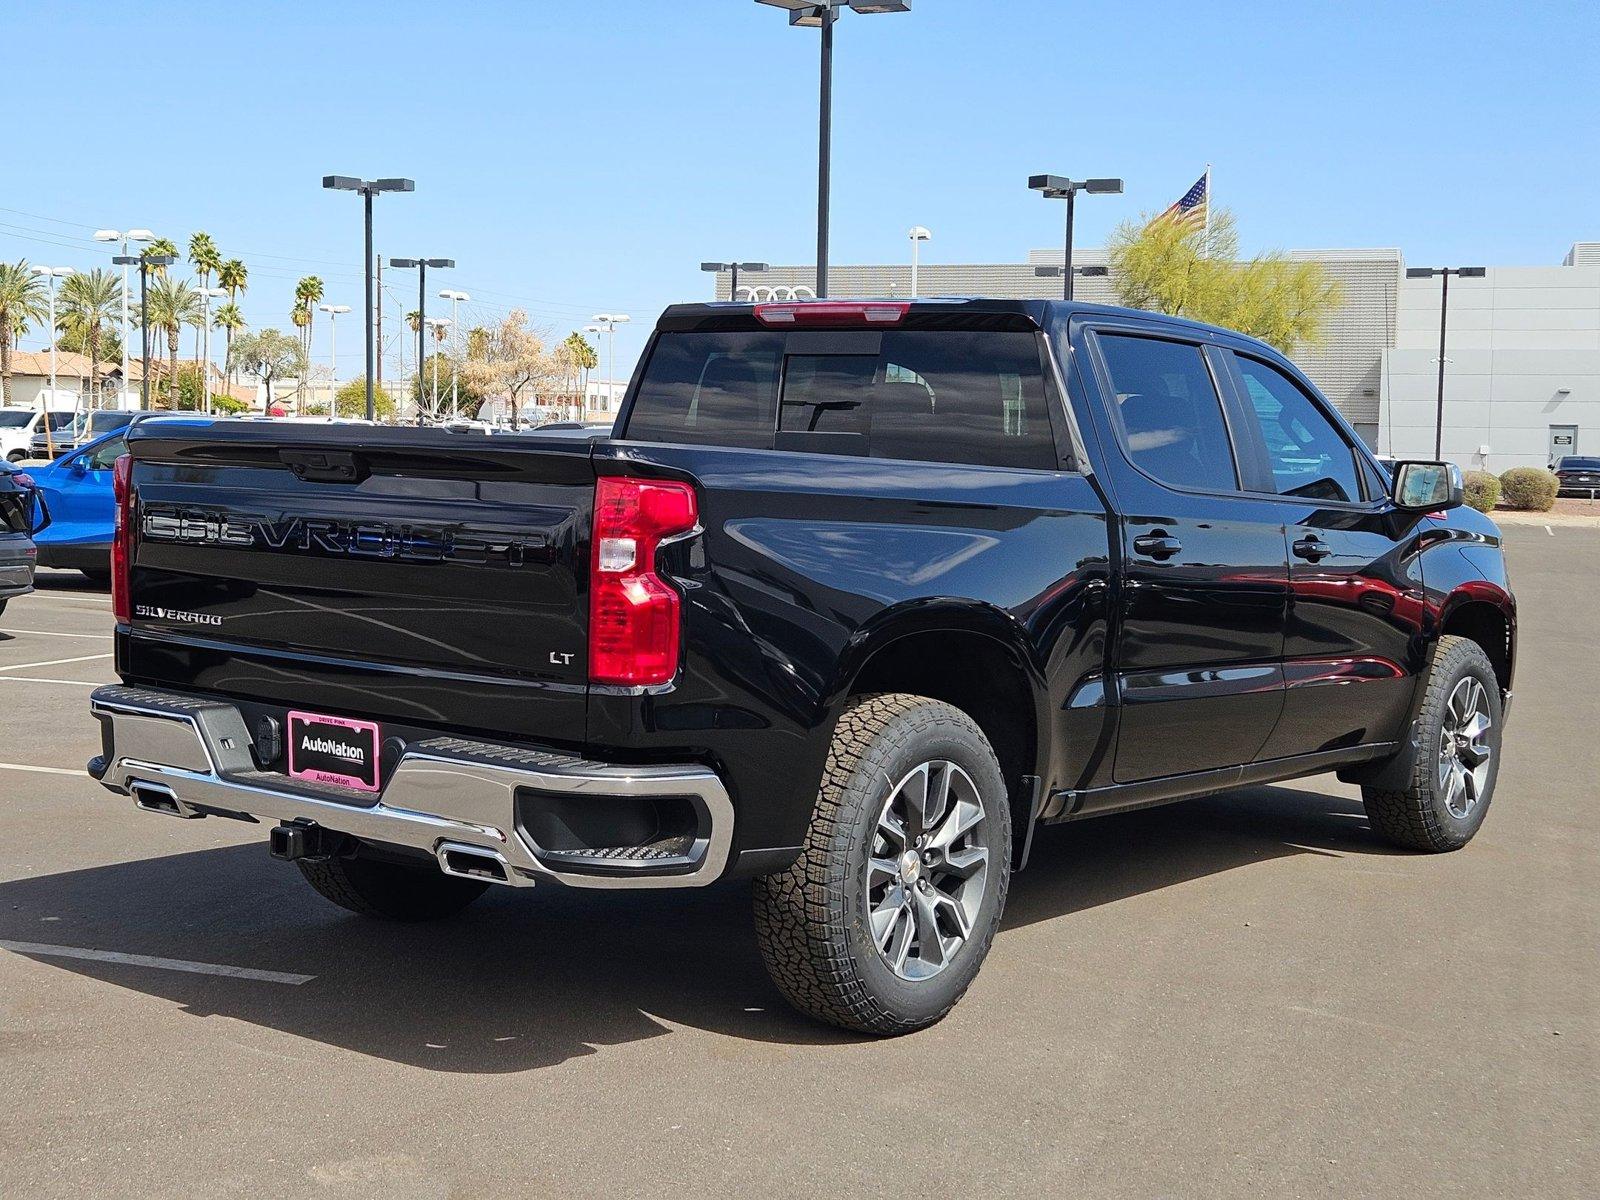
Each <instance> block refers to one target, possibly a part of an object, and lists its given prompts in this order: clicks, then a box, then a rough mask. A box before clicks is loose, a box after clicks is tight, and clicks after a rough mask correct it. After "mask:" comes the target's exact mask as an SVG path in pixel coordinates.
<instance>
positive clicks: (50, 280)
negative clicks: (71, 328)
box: [33, 267, 72, 458]
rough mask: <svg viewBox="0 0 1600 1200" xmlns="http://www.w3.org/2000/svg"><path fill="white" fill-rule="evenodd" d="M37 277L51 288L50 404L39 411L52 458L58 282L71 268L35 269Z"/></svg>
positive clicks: (54, 453)
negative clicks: (42, 414) (42, 417)
mask: <svg viewBox="0 0 1600 1200" xmlns="http://www.w3.org/2000/svg"><path fill="white" fill-rule="evenodd" d="M33 273H34V274H35V275H38V276H41V277H42V278H43V279H44V281H45V283H46V284H48V285H49V288H50V403H49V405H48V407H47V406H46V405H44V404H42V403H41V404H40V405H39V411H41V412H42V413H44V414H45V418H44V441H45V446H46V448H47V449H48V451H49V454H50V457H51V458H54V457H55V456H56V439H55V434H54V431H53V430H52V429H51V428H50V413H51V412H53V411H54V410H55V403H56V280H58V279H64V278H65V277H66V276H68V275H71V274H72V268H71V267H35V268H34V269H33Z"/></svg>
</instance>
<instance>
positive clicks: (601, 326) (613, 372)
mask: <svg viewBox="0 0 1600 1200" xmlns="http://www.w3.org/2000/svg"><path fill="white" fill-rule="evenodd" d="M590 320H592V321H593V322H594V323H595V325H596V326H598V328H597V329H596V330H595V332H597V333H598V332H600V330H604V331H605V332H606V333H607V334H609V335H610V337H611V350H610V353H611V366H610V367H609V368H607V370H606V374H607V375H608V376H609V377H610V378H608V379H607V380H606V411H607V412H612V413H614V412H616V411H617V326H618V325H626V324H627V323H628V322H629V321H631V320H633V318H632V317H630V316H629V315H628V314H627V313H595V315H594V316H593V317H591V318H590Z"/></svg>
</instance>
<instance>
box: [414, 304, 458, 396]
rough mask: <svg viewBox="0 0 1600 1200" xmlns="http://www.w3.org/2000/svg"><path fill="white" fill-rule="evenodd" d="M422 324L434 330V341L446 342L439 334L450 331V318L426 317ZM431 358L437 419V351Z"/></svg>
mask: <svg viewBox="0 0 1600 1200" xmlns="http://www.w3.org/2000/svg"><path fill="white" fill-rule="evenodd" d="M422 323H423V324H424V325H426V326H427V327H428V328H429V329H432V330H433V333H434V339H433V340H434V341H436V342H441V341H443V340H444V339H443V338H441V337H440V336H439V333H440V331H441V330H445V329H449V328H450V324H451V322H450V318H449V317H426V318H424V320H423V322H422ZM429 357H431V358H432V359H433V415H434V416H436V417H437V416H438V415H439V354H438V352H437V351H435V352H434V353H433V354H432V355H430V356H429ZM418 390H420V388H419V389H418Z"/></svg>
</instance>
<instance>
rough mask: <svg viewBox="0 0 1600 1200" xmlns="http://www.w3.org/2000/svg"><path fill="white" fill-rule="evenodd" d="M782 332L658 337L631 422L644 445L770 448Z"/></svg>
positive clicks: (630, 433) (632, 430)
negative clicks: (658, 443) (671, 444)
mask: <svg viewBox="0 0 1600 1200" xmlns="http://www.w3.org/2000/svg"><path fill="white" fill-rule="evenodd" d="M782 365H783V334H781V333H668V334H663V335H662V336H661V337H659V338H657V339H656V346H655V350H654V352H653V353H652V354H651V355H650V362H649V364H648V366H647V367H646V369H645V373H644V378H643V379H641V380H640V382H639V394H638V396H637V397H636V398H635V400H634V402H633V415H632V416H630V417H629V418H628V436H629V437H630V438H637V439H638V440H640V441H646V442H674V443H679V444H686V445H693V446H740V447H743V448H745V449H753V450H759V449H771V448H772V430H773V424H774V421H775V418H776V413H777V403H778V372H779V370H780V369H781V367H782Z"/></svg>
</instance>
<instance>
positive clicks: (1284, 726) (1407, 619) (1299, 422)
mask: <svg viewBox="0 0 1600 1200" xmlns="http://www.w3.org/2000/svg"><path fill="white" fill-rule="evenodd" d="M1224 357H1225V358H1226V360H1227V363H1228V367H1229V370H1230V373H1231V376H1232V379H1233V382H1234V384H1235V387H1236V389H1237V392H1238V395H1239V398H1240V400H1241V401H1242V404H1241V407H1242V408H1243V409H1244V410H1245V412H1246V413H1247V416H1248V418H1249V419H1248V420H1246V421H1244V422H1242V423H1241V431H1242V432H1243V433H1244V434H1245V435H1246V436H1245V437H1244V438H1242V439H1241V447H1242V448H1243V452H1244V454H1245V456H1246V457H1247V458H1249V457H1255V458H1256V459H1257V461H1258V463H1259V464H1260V469H1259V470H1257V471H1255V472H1250V471H1247V475H1250V474H1253V475H1254V477H1255V478H1257V479H1259V480H1260V481H1261V483H1260V489H1261V490H1263V491H1270V492H1272V493H1273V494H1274V495H1275V496H1276V497H1277V501H1276V504H1277V507H1278V510H1279V513H1280V514H1281V517H1282V520H1283V522H1284V536H1285V538H1286V539H1287V542H1288V547H1289V589H1290V593H1291V595H1290V602H1289V619H1288V626H1287V630H1286V634H1285V639H1284V683H1285V688H1286V692H1285V701H1284V711H1283V718H1282V720H1281V721H1280V722H1279V723H1278V728H1277V729H1276V730H1274V731H1273V735H1272V740H1271V742H1270V743H1269V744H1268V746H1267V749H1266V751H1265V754H1266V756H1267V757H1274V758H1276V757H1283V756H1288V755H1294V754H1312V753H1317V752H1320V751H1326V750H1335V749H1340V748H1343V747H1345V746H1351V745H1358V744H1360V743H1362V742H1374V741H1388V740H1390V739H1392V738H1393V737H1395V736H1396V730H1397V727H1398V726H1399V724H1400V723H1401V722H1402V721H1403V720H1404V719H1405V715H1406V712H1407V708H1408V706H1409V704H1410V701H1411V696H1412V691H1413V688H1414V685H1415V682H1416V679H1415V671H1416V669H1417V667H1418V666H1419V665H1420V664H1419V662H1418V661H1417V660H1416V657H1415V656H1416V654H1417V653H1418V651H1417V647H1418V646H1419V645H1420V640H1419V634H1420V633H1421V632H1422V629H1421V621H1422V612H1423V599H1424V597H1423V590H1422V578H1421V574H1420V569H1419V566H1418V561H1417V559H1416V536H1415V534H1416V528H1417V519H1416V518H1415V517H1407V516H1406V515H1405V514H1402V513H1398V512H1396V511H1395V510H1394V507H1393V505H1391V504H1390V503H1389V498H1388V493H1387V487H1386V483H1385V481H1384V480H1383V479H1382V477H1381V476H1380V475H1379V474H1378V472H1377V470H1376V468H1374V467H1373V466H1372V465H1371V464H1370V463H1368V462H1367V461H1366V456H1365V455H1364V454H1361V453H1360V452H1358V450H1357V448H1356V446H1355V444H1354V439H1353V438H1352V437H1351V436H1350V435H1349V434H1348V433H1347V432H1346V431H1345V430H1344V429H1343V428H1341V426H1340V424H1339V423H1338V422H1337V421H1335V420H1334V419H1333V417H1332V416H1331V415H1330V414H1329V412H1328V410H1327V409H1326V408H1325V407H1324V405H1325V401H1323V400H1321V399H1320V398H1319V397H1317V396H1316V395H1315V393H1314V392H1313V391H1312V390H1311V388H1310V387H1309V386H1308V385H1307V384H1305V383H1304V382H1303V381H1301V380H1300V379H1298V378H1296V377H1295V376H1294V375H1293V374H1292V373H1291V372H1290V371H1289V370H1288V369H1286V368H1285V367H1283V366H1282V365H1280V364H1276V363H1273V362H1270V361H1268V360H1267V359H1266V358H1265V357H1262V356H1258V355H1254V354H1250V353H1247V352H1246V351H1244V350H1238V351H1228V352H1226V353H1225V356H1224ZM1252 443H1253V445H1252Z"/></svg>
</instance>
